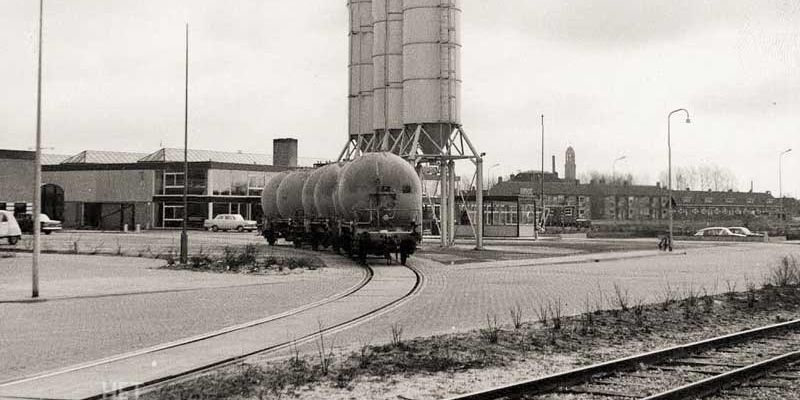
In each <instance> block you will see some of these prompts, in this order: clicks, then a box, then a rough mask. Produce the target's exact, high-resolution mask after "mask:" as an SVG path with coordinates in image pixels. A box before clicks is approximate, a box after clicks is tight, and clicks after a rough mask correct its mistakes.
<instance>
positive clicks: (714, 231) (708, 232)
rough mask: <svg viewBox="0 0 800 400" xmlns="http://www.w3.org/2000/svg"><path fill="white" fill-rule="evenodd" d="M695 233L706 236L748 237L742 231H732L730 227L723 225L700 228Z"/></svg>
mask: <svg viewBox="0 0 800 400" xmlns="http://www.w3.org/2000/svg"><path fill="white" fill-rule="evenodd" d="M694 235H695V236H704V237H708V236H717V237H718V236H725V237H746V235H743V234H741V233H734V232H731V230H730V229H728V228H725V227H721V226H715V227H711V228H703V229H700V230H699V231H697V233H695V234H694Z"/></svg>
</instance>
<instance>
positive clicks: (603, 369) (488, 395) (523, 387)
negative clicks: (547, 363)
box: [449, 320, 800, 400]
mask: <svg viewBox="0 0 800 400" xmlns="http://www.w3.org/2000/svg"><path fill="white" fill-rule="evenodd" d="M798 329H800V320H794V321H789V322H784V323H780V324H774V325H769V326H765V327H760V328H755V329H751V330H747V331H743V332H737V333H733V334H729V335H724V336H719V337H716V338H712V339H707V340H701V341H698V342H694V343H690V344H686V345H678V346H674V347H670V348H667V349H662V350H656V351H652V352H649V353H644V354H639V355H634V356H630V357H625V358H622V359H618V360H613V361H608V362H604V363H600V364H595V365H590V366H587V367H583V368H578V369H574V370H570V371H566V372H561V373H556V374H552V375H548V376H545V377H542V378H536V379H531V380H527V381H523V382H518V383H513V384H510V385H505V386H501V387H497V388H493V389H489V390H484V391H479V392H474V393H470V394H466V395H461V396H455V397H451V398H450V399H449V400H490V399H491V400H494V399H504V398H519V397H521V396H531V395H538V394H544V393H551V392H555V391H556V390H558V389H560V388H564V387H570V386H576V385H579V384H582V383H589V382H591V381H592V379H595V378H596V377H605V376H609V375H610V374H613V373H618V372H628V371H632V370H636V369H637V368H638V367H639V366H640V365H643V364H655V363H658V362H663V361H666V360H670V359H676V358H680V357H687V356H690V355H692V354H697V353H700V352H703V351H708V350H713V349H717V348H722V347H727V346H732V345H735V344H738V343H742V342H746V341H749V340H754V339H759V338H763V337H766V336H769V335H773V334H776V333H781V332H785V331H787V330H798ZM798 359H800V355H798V354H797V352H791V353H786V354H783V355H781V356H779V357H774V358H773V359H770V360H766V361H763V362H757V363H754V364H751V365H748V366H744V367H742V368H739V369H737V370H734V371H729V372H726V373H723V374H719V375H716V376H713V377H711V378H708V379H704V380H702V381H698V382H694V383H692V384H689V385H686V386H683V387H681V388H677V389H674V390H670V391H667V392H664V393H661V394H657V395H654V396H650V397H646V399H649V400H655V399H658V400H665V399H683V398H687V396H689V397H692V396H699V395H703V394H706V395H707V394H709V393H712V392H715V391H717V390H719V389H721V388H723V387H726V386H730V385H731V383H732V382H741V381H742V380H748V379H752V378H753V377H757V376H758V375H759V374H763V373H766V372H769V371H770V370H774V369H776V368H780V367H781V366H784V365H787V364H788V363H793V362H795V361H797V360H798Z"/></svg>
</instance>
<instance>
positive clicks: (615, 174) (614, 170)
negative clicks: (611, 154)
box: [611, 156, 628, 179]
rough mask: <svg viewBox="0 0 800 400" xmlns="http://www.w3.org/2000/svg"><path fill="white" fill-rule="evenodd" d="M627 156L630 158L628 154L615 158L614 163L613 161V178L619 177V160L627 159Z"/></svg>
mask: <svg viewBox="0 0 800 400" xmlns="http://www.w3.org/2000/svg"><path fill="white" fill-rule="evenodd" d="M627 158H628V156H622V157H618V158H616V159H615V160H614V162H613V163H611V178H612V179H613V178H616V177H617V161H622V160H625V159H627Z"/></svg>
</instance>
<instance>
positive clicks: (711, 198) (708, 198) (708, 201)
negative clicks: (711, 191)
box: [703, 197, 714, 204]
mask: <svg viewBox="0 0 800 400" xmlns="http://www.w3.org/2000/svg"><path fill="white" fill-rule="evenodd" d="M703 202H704V203H706V204H711V203H713V202H714V198H713V197H705V198H703Z"/></svg>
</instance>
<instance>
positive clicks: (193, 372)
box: [0, 265, 425, 399]
mask: <svg viewBox="0 0 800 400" xmlns="http://www.w3.org/2000/svg"><path fill="white" fill-rule="evenodd" d="M376 267H377V266H376ZM362 268H364V270H365V275H364V278H363V279H362V280H361V281H360V282H359V283H358V284H356V285H354V286H353V287H351V288H349V289H348V290H346V291H344V292H341V293H339V294H337V295H334V296H331V297H329V298H326V299H322V300H320V301H317V302H314V303H310V304H307V305H304V306H302V307H299V308H296V309H293V310H290V311H287V312H284V313H281V314H277V315H273V316H269V317H266V318H263V319H260V320H256V321H251V322H248V323H245V324H240V325H236V326H232V327H228V328H225V329H221V330H218V331H215V332H210V333H207V334H204V335H199V336H195V337H191V338H187V339H183V340H179V341H174V342H170V343H166V344H162V345H158V346H154V347H150V348H146V349H141V350H137V351H134V352H130V353H125V354H121V355H117V356H113V357H108V358H105V359H101V360H96V361H92V362H88V363H83V364H79V365H75V366H71V367H67V368H63V369H59V370H54V371H49V372H45V373H39V374H36V375H33V376H29V377H24V378H19V379H15V380H13V381H8V382H1V383H0V398H7V397H8V398H41V397H42V396H40V395H33V396H28V395H25V396H20V395H17V394H9V393H4V392H7V391H11V392H12V393H13V392H15V389H14V388H15V387H16V388H20V387H36V386H48V385H50V386H55V391H56V392H59V391H60V392H59V396H56V397H63V396H62V395H69V397H70V398H83V399H107V398H114V397H122V396H125V397H129V396H133V397H138V396H140V395H142V394H145V393H148V392H152V391H155V390H158V389H161V388H163V387H166V386H168V385H170V384H173V383H177V382H182V381H187V380H191V379H194V378H197V377H200V376H202V375H204V374H207V373H209V372H212V371H214V370H216V369H219V368H223V367H225V366H228V365H232V364H235V363H237V362H241V361H242V360H244V359H246V358H248V357H252V356H255V355H261V354H269V353H271V352H278V351H281V350H285V349H289V348H291V347H292V346H299V345H302V344H304V343H308V342H310V341H313V340H314V339H315V338H317V337H319V335H320V334H323V335H325V334H333V333H337V332H340V331H343V330H345V329H348V328H350V327H352V326H355V325H357V324H360V323H363V322H365V321H368V320H370V319H372V318H376V317H378V316H380V315H382V314H384V313H387V312H389V311H391V310H393V309H395V308H396V307H399V306H400V305H402V304H403V303H405V302H406V301H408V300H410V299H411V298H413V297H414V296H415V295H416V294H417V293H419V291H420V290H421V289H422V287H423V285H424V282H425V281H424V276H423V274H422V273H421V272H420V271H419V270H418V269H416V268H415V267H413V266H393V267H389V268H405V269H408V270H410V271H411V272H412V273H413V279H415V282H414V283H413V287H412V288H411V289H410V290H408V291H407V292H404V294H403V295H402V296H400V297H398V298H395V299H394V300H393V301H389V302H387V303H383V304H381V305H380V306H379V307H376V308H374V309H370V310H368V311H365V312H363V313H361V314H358V315H355V316H351V317H350V318H349V319H347V320H344V321H337V322H336V323H334V324H331V325H329V326H325V327H324V328H322V329H314V330H309V331H307V332H306V333H305V334H304V335H303V336H300V337H297V338H292V339H289V338H287V339H283V340H277V341H274V342H272V343H267V342H265V343H264V345H263V347H258V348H250V349H247V351H242V352H239V353H237V354H235V355H231V356H226V357H221V358H218V359H215V360H214V361H213V362H208V363H205V364H203V365H198V366H194V367H191V368H186V369H184V370H182V371H180V372H177V373H171V374H167V375H160V376H158V377H151V378H149V379H146V380H139V381H131V383H130V384H127V383H126V384H124V385H119V386H115V387H114V388H113V390H111V391H109V390H105V389H103V390H102V391H100V390H88V391H87V390H82V391H80V393H72V392H71V391H70V390H69V389H66V388H63V389H59V387H60V386H62V385H60V384H59V382H64V380H65V378H69V377H70V376H71V375H70V374H73V375H75V376H80V375H81V374H86V373H87V372H89V371H96V370H103V369H105V368H107V367H109V366H113V365H114V364H115V363H116V364H117V365H120V364H125V363H130V362H131V361H135V360H137V359H147V358H149V357H156V356H158V355H159V354H162V355H163V354H165V352H167V353H166V354H170V353H168V352H170V351H174V350H179V351H180V350H181V348H184V349H191V348H193V347H191V346H198V345H200V347H202V346H208V345H206V344H204V343H211V341H219V340H221V339H222V340H224V339H225V337H226V336H225V335H229V334H231V335H236V334H240V333H241V332H247V329H250V328H253V329H258V328H259V326H267V325H268V324H270V323H273V322H279V321H280V320H283V319H290V318H294V317H297V316H299V315H301V314H303V313H305V312H309V311H311V310H314V309H317V308H320V307H325V306H326V305H329V304H331V303H335V302H338V301H342V300H345V299H347V300H348V301H350V299H348V298H350V297H351V296H357V295H358V293H359V292H360V291H361V290H362V289H364V288H365V287H367V285H368V284H370V282H373V281H374V279H373V277H374V276H375V273H374V268H373V267H371V266H369V265H365V266H362ZM409 278H411V277H409ZM410 285H411V282H409V286H410ZM214 343H216V342H214ZM148 363H149V362H148ZM90 374H91V373H90ZM98 376H99V375H98ZM95 386H97V385H95ZM103 388H105V386H103ZM21 390H22V391H23V392H25V391H27V390H26V389H21ZM88 392H91V393H92V394H88ZM46 397H53V396H46Z"/></svg>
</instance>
